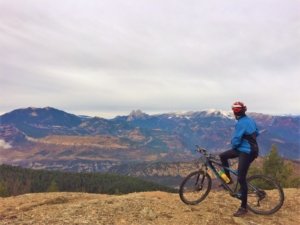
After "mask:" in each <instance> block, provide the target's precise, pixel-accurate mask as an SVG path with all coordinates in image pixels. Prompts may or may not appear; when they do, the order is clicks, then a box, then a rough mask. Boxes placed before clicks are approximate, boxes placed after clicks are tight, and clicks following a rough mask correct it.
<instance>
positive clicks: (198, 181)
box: [179, 170, 211, 205]
mask: <svg viewBox="0 0 300 225" xmlns="http://www.w3.org/2000/svg"><path fill="white" fill-rule="evenodd" d="M210 189H211V178H210V176H209V174H208V173H205V172H204V171H202V170H200V171H195V172H192V173H190V174H189V175H188V176H187V177H186V178H185V179H184V180H183V181H182V183H181V185H180V188H179V196H180V199H181V201H183V202H184V203H185V204H187V205H196V204H199V203H200V202H201V201H203V200H204V199H205V197H206V196H207V195H208V193H209V191H210Z"/></svg>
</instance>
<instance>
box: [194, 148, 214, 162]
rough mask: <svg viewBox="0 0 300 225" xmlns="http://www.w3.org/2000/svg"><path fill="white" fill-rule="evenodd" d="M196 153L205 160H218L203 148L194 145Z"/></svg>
mask: <svg viewBox="0 0 300 225" xmlns="http://www.w3.org/2000/svg"><path fill="white" fill-rule="evenodd" d="M196 152H199V153H201V154H202V155H204V156H205V157H206V158H208V159H210V160H211V159H218V158H217V156H215V155H213V154H211V153H209V152H208V150H206V149H205V148H202V147H200V146H199V145H196Z"/></svg>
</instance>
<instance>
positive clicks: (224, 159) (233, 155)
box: [219, 149, 239, 178]
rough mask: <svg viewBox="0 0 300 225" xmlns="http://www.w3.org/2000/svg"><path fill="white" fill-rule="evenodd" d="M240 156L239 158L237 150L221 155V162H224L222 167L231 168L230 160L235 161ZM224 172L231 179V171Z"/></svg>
mask: <svg viewBox="0 0 300 225" xmlns="http://www.w3.org/2000/svg"><path fill="white" fill-rule="evenodd" d="M238 156H239V151H237V150H235V149H231V150H228V151H225V152H223V153H221V154H220V155H219V157H220V160H221V162H222V166H224V167H229V163H228V159H233V158H236V157H238ZM224 172H225V173H226V175H227V176H228V177H229V178H230V173H229V171H228V170H226V169H225V170H224Z"/></svg>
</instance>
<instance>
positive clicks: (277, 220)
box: [0, 189, 300, 225]
mask: <svg viewBox="0 0 300 225" xmlns="http://www.w3.org/2000/svg"><path fill="white" fill-rule="evenodd" d="M285 197H286V200H285V203H284V205H283V207H282V208H281V209H280V210H279V211H278V212H277V213H275V214H273V215H270V216H262V215H256V214H253V213H248V215H246V216H245V217H242V218H236V217H233V216H232V213H233V212H234V211H235V210H236V209H237V208H238V206H239V200H237V199H234V198H232V197H230V196H229V195H228V194H227V193H225V192H224V191H220V192H211V193H210V194H209V195H208V197H207V199H205V200H204V201H203V202H202V203H200V204H199V205H197V206H188V205H185V204H183V203H182V202H181V201H180V199H179V196H178V194H169V193H164V192H148V193H132V194H128V195H119V196H115V195H114V196H112V195H100V194H86V193H40V194H25V195H20V196H16V197H8V198H0V224H14V225H18V224H22V225H27V224H28V225H29V224H37V225H44V224H45V225H46V224H47V225H49V224H51V225H55V224H60V225H61V224H78V225H79V224H91V225H96V224H103V225H104V224H105V225H113V224H115V225H119V224H120V225H122V224H124V225H126V224H127V225H129V224H130V225H148V224H149V225H152V224H155V225H163V224H168V225H170V224H174V225H175V224H179V225H185V224H190V225H192V224H201V225H205V224H206V225H209V224H211V225H215V224H243V225H244V224H249V225H256V224H257V225H258V224H261V225H268V224H269V225H274V224H278V225H279V224H282V225H294V224H295V225H296V224H299V221H300V210H299V205H300V189H285Z"/></svg>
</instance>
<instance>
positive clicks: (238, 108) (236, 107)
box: [231, 102, 247, 116]
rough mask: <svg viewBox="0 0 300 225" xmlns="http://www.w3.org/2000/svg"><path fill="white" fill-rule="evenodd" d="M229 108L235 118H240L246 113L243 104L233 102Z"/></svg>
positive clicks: (245, 107)
mask: <svg viewBox="0 0 300 225" xmlns="http://www.w3.org/2000/svg"><path fill="white" fill-rule="evenodd" d="M231 108H232V111H233V113H234V115H236V116H241V115H243V114H245V112H246V111H247V106H246V105H245V104H244V103H243V102H235V103H233V104H232V107H231Z"/></svg>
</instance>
